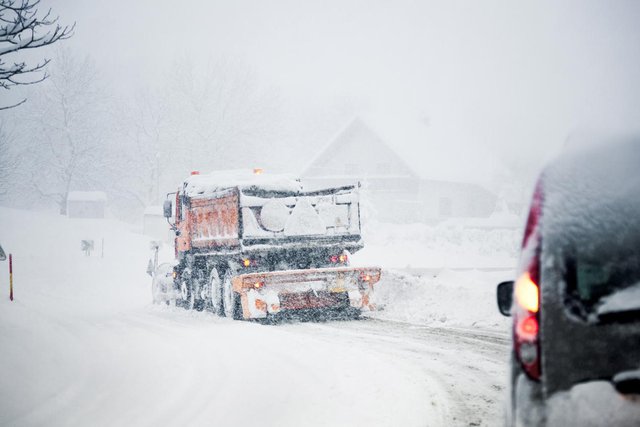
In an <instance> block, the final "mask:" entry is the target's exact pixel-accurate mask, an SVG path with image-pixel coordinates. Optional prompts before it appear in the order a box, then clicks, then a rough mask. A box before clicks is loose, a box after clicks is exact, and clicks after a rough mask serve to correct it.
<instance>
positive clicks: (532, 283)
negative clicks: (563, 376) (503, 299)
mask: <svg viewBox="0 0 640 427" xmlns="http://www.w3.org/2000/svg"><path fill="white" fill-rule="evenodd" d="M543 198H544V192H543V186H542V179H540V180H539V181H538V184H537V185H536V188H535V191H534V192H533V200H532V201H531V209H530V210H529V217H528V218H527V224H526V227H525V231H524V238H523V240H522V260H521V269H522V270H521V271H522V274H521V275H520V277H519V278H518V280H517V281H516V283H515V286H514V291H513V293H514V297H515V301H516V304H515V313H514V319H513V321H514V325H513V335H514V339H513V341H514V346H515V352H516V355H517V358H518V360H519V361H520V364H521V365H522V369H523V370H524V371H525V372H526V374H527V375H528V376H529V377H530V378H532V379H534V380H539V379H540V343H539V341H538V338H539V332H540V318H539V316H540V287H539V285H538V283H539V282H540V248H541V243H542V237H541V234H540V220H541V217H542V205H543Z"/></svg>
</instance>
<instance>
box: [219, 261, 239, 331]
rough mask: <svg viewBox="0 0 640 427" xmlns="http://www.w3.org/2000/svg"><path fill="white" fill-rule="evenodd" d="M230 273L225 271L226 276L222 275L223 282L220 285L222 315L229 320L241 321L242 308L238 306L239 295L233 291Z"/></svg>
mask: <svg viewBox="0 0 640 427" xmlns="http://www.w3.org/2000/svg"><path fill="white" fill-rule="evenodd" d="M231 276H232V274H231V272H230V271H229V270H227V274H225V275H224V281H223V283H222V301H223V305H224V315H225V316H226V317H228V318H229V319H233V320H241V319H243V316H242V306H241V304H240V295H238V294H237V293H236V292H234V290H233V285H232V283H231Z"/></svg>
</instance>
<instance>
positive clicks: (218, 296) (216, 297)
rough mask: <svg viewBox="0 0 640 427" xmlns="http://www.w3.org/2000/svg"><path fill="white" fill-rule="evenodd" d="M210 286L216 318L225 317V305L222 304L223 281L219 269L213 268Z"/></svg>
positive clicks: (210, 275)
mask: <svg viewBox="0 0 640 427" xmlns="http://www.w3.org/2000/svg"><path fill="white" fill-rule="evenodd" d="M209 286H210V287H211V310H212V311H213V314H215V315H216V316H224V303H223V302H222V280H221V279H220V274H219V273H218V269H217V268H215V267H214V268H213V269H212V270H211V273H210V274H209Z"/></svg>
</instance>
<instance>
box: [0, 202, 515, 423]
mask: <svg viewBox="0 0 640 427" xmlns="http://www.w3.org/2000/svg"><path fill="white" fill-rule="evenodd" d="M380 230H381V232H380V235H379V236H378V238H377V241H376V237H374V238H371V244H370V245H369V247H368V249H365V250H364V251H363V252H362V253H361V254H356V255H354V261H355V262H358V263H368V262H371V263H376V264H379V265H382V266H383V267H394V268H398V269H399V270H385V275H384V279H383V281H382V282H381V283H380V284H379V287H378V291H379V292H378V304H380V305H381V306H384V310H383V311H380V312H378V313H375V314H374V315H373V316H374V318H369V319H365V320H362V321H357V322H327V323H292V324H283V325H279V326H261V325H258V324H253V323H248V322H234V321H230V320H227V319H220V318H217V317H215V316H213V315H212V314H210V313H195V312H187V311H184V310H182V309H175V308H170V307H161V306H153V305H152V304H150V301H151V290H150V278H149V277H148V276H147V275H146V274H145V269H146V263H147V260H148V258H149V253H150V251H149V239H148V238H147V237H145V236H142V235H140V234H136V233H134V232H131V230H130V229H129V227H128V226H126V225H124V224H122V223H118V222H115V221H109V220H71V219H67V218H64V217H59V216H57V215H52V214H43V213H34V212H26V211H18V210H13V209H7V208H0V244H2V246H3V247H4V249H5V251H6V252H7V253H9V252H11V253H13V255H14V286H15V301H13V302H10V301H9V299H8V287H9V285H8V263H7V262H4V263H0V290H1V292H2V294H3V295H4V296H2V297H1V298H0V349H1V351H0V369H1V370H2V375H1V376H0V425H64V426H73V425H78V426H85V425H221V426H225V425H252V424H256V423H259V424H261V425H273V426H298V425H331V426H340V425H345V426H346V425H349V426H352V425H356V426H358V425H362V426H378V425H382V426H395V425H409V426H410V425H432V426H440V425H442V426H444V425H496V424H499V423H500V414H501V401H502V393H503V391H502V389H503V387H504V383H505V382H506V369H507V367H506V358H507V348H508V337H507V332H506V331H507V329H508V327H507V326H506V325H507V324H506V322H505V321H504V320H503V319H501V318H500V317H499V315H498V314H497V310H496V308H495V296H494V290H495V286H494V285H495V283H497V282H498V281H500V280H503V279H508V278H510V277H511V276H512V273H511V272H510V271H509V270H504V271H480V270H471V271H452V270H442V269H440V268H438V267H442V266H443V265H445V264H442V265H440V266H437V265H429V264H423V265H418V264H417V263H416V262H412V263H404V264H398V263H389V264H387V263H386V262H385V259H386V258H385V257H384V256H382V255H376V254H383V252H385V251H387V253H388V254H389V259H400V260H401V259H412V260H413V259H416V260H418V259H420V252H419V251H423V252H424V253H437V252H438V250H437V246H434V245H431V246H429V245H427V244H421V243H420V239H417V241H416V239H413V240H412V239H411V235H410V234H407V235H406V241H407V243H408V244H407V245H405V246H404V249H402V248H403V245H402V244H401V241H398V242H394V243H393V245H394V246H389V239H388V238H387V237H388V236H385V235H383V234H384V233H386V231H385V230H386V229H385V228H384V227H382V226H381V227H380ZM419 235H421V234H419ZM421 236H422V235H421ZM465 238H466V237H465ZM83 239H93V240H94V251H93V252H92V254H91V256H86V255H85V254H84V253H83V252H82V251H81V250H80V242H81V240H83ZM102 239H104V255H103V251H102ZM426 241H428V239H427V238H426V237H424V239H423V243H424V242H426ZM462 243H463V244H458V245H457V246H459V247H458V248H457V247H456V243H455V242H453V243H452V242H449V243H446V244H445V243H443V245H442V246H443V251H442V253H448V254H455V253H456V252H458V253H460V251H462V252H467V253H468V255H469V256H468V257H467V261H470V260H473V259H474V256H476V255H477V254H476V255H473V252H474V251H476V252H477V250H476V249H474V248H473V247H470V246H469V245H466V243H464V242H462ZM465 245H466V247H465ZM478 245H479V246H478V247H479V248H481V247H482V245H485V243H478ZM485 246H486V245H485ZM498 246H499V247H500V248H502V247H504V246H505V245H502V246H500V245H499V244H498ZM367 250H368V252H367ZM400 251H403V253H400ZM502 252H504V251H502V249H500V250H496V251H494V252H493V255H492V254H491V253H490V252H485V254H484V255H478V256H481V257H483V258H484V259H485V260H487V264H493V265H492V266H491V267H492V268H496V267H504V268H509V267H510V266H511V265H512V264H511V265H509V266H507V265H497V264H499V263H498V262H496V261H500V260H502V259H503V258H504V261H505V262H504V264H508V262H507V260H508V259H509V257H508V256H507V255H505V254H503V253H502ZM377 256H380V258H376V257H377ZM394 257H395V258H394ZM510 261H513V260H510ZM452 262H453V261H452ZM409 264H411V265H412V266H420V267H424V268H425V269H426V270H425V271H424V272H423V275H422V277H416V276H413V275H410V274H406V273H404V272H403V270H402V268H404V267H406V266H407V265H409ZM487 264H483V265H481V266H480V267H486V266H487ZM446 266H448V267H450V268H451V266H452V264H451V263H448V264H446ZM464 267H470V265H468V264H467V265H465V266H464ZM434 276H435V277H434Z"/></svg>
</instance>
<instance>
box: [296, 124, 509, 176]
mask: <svg viewBox="0 0 640 427" xmlns="http://www.w3.org/2000/svg"><path fill="white" fill-rule="evenodd" d="M363 126H364V128H367V129H369V130H370V131H371V132H373V133H374V134H375V135H376V136H377V137H378V139H379V140H380V141H381V142H382V143H383V144H385V145H386V146H387V147H389V148H390V149H391V150H392V151H393V152H395V153H396V154H397V155H398V157H399V158H400V159H401V160H402V161H403V162H404V163H405V164H406V166H407V167H408V168H409V169H410V170H412V171H413V172H414V173H415V174H416V175H417V176H418V177H419V178H421V179H425V180H439V181H453V182H475V183H478V184H487V183H488V182H489V181H490V179H491V177H492V174H493V172H494V171H496V170H497V167H498V163H497V161H496V159H495V158H493V156H491V155H490V154H489V153H488V151H487V150H485V149H483V147H482V146H481V144H480V143H479V141H478V139H476V140H474V139H473V138H472V137H469V138H460V137H459V136H458V137H456V136H453V135H451V134H450V133H448V132H446V130H444V129H438V128H437V127H436V126H433V125H431V124H429V123H426V122H425V121H424V120H419V119H418V118H416V119H414V120H412V119H410V118H407V117H398V116H392V115H386V114H385V115H373V114H367V115H359V116H356V117H354V118H352V119H351V120H350V121H349V122H348V123H347V124H346V125H345V126H344V127H343V128H342V129H340V130H339V131H338V132H337V133H336V134H335V135H334V137H333V138H331V139H330V140H329V141H328V142H327V144H326V145H325V146H324V147H323V148H322V149H321V150H320V151H319V152H318V154H317V155H316V156H315V157H314V158H313V159H312V160H311V161H310V162H309V164H308V165H307V166H306V167H305V169H303V170H304V171H307V170H309V169H310V168H312V167H313V165H314V164H315V163H316V162H318V161H319V160H320V159H321V158H323V157H324V155H325V154H326V153H328V152H331V151H336V150H334V149H333V146H334V145H336V144H340V143H342V140H343V138H345V136H346V135H347V134H348V133H349V131H350V130H352V129H353V128H354V127H363ZM364 128H363V129H364ZM365 148H366V147H363V149H365ZM303 175H304V173H303Z"/></svg>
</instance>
